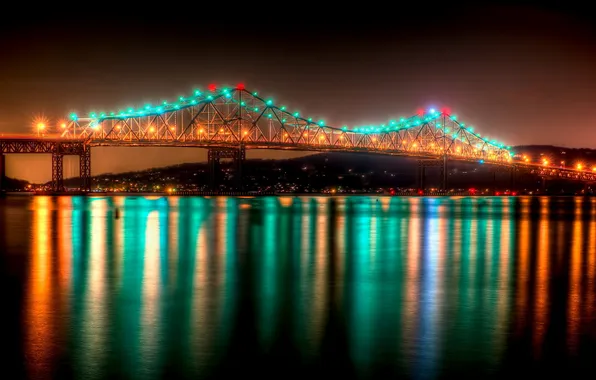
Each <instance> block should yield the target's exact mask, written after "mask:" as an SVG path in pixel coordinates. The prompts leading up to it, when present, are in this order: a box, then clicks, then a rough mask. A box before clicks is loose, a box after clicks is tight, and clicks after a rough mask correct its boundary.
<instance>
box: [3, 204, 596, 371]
mask: <svg viewBox="0 0 596 380" xmlns="http://www.w3.org/2000/svg"><path fill="white" fill-rule="evenodd" d="M595 282H596V198H574V197H561V198H555V197H553V198H547V197H534V198H529V197H528V198H524V197H502V198H501V197H487V198H482V197H453V198H431V197H429V198H422V197H421V198H418V197H403V198H400V197H383V196H379V197H375V196H371V197H369V196H353V197H299V198H298V197H260V198H259V197H257V198H234V197H229V198H226V197H214V198H202V197H180V198H176V197H42V196H39V197H7V198H4V199H0V286H1V288H0V289H1V291H0V295H1V299H2V301H1V305H2V307H1V311H0V312H1V314H2V317H1V319H0V321H1V324H0V334H1V335H0V348H2V354H1V356H0V363H1V364H2V371H3V373H4V374H8V376H7V377H5V376H3V378H8V379H13V378H16V379H18V378H31V379H45V378H60V379H70V378H76V379H104V378H127V379H157V378H168V379H174V378H234V379H238V378H246V379H252V378H254V379H264V378H275V379H283V378H301V379H304V378H306V379H308V378H321V377H324V378H336V377H337V378H339V379H364V378H384V379H385V378H395V377H401V378H412V379H433V378H456V377H484V378H486V377H497V378H501V377H512V376H520V375H523V376H529V375H532V376H535V375H556V374H563V375H565V376H567V377H574V376H577V377H585V378H593V377H592V376H594V375H593V374H594V371H595V370H596V283H595Z"/></svg>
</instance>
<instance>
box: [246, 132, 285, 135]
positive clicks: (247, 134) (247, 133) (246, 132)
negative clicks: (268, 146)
mask: <svg viewBox="0 0 596 380" xmlns="http://www.w3.org/2000/svg"><path fill="white" fill-rule="evenodd" d="M242 133H243V134H244V136H246V135H248V132H246V131H244V132H242ZM286 134H287V133H286Z"/></svg>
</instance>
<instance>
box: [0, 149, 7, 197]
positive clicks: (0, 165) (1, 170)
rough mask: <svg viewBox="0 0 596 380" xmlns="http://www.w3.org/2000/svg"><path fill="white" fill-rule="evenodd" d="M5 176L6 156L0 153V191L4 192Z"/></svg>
mask: <svg viewBox="0 0 596 380" xmlns="http://www.w3.org/2000/svg"><path fill="white" fill-rule="evenodd" d="M5 178H6V157H5V156H4V155H3V154H2V153H0V193H2V192H4V191H5V190H6V189H5V188H4V187H5V186H6V185H5V183H6V182H5Z"/></svg>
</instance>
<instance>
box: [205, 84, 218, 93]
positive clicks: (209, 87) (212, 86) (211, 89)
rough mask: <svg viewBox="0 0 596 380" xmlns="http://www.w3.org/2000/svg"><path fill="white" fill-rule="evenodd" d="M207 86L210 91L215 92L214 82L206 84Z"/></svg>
mask: <svg viewBox="0 0 596 380" xmlns="http://www.w3.org/2000/svg"><path fill="white" fill-rule="evenodd" d="M207 88H208V89H209V91H211V92H215V90H217V86H216V85H215V84H214V83H211V84H210V85H209V86H207Z"/></svg>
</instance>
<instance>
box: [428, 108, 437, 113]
mask: <svg viewBox="0 0 596 380" xmlns="http://www.w3.org/2000/svg"><path fill="white" fill-rule="evenodd" d="M429 112H430V113H435V112H437V111H436V110H435V109H434V108H431V109H430V110H429Z"/></svg>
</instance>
